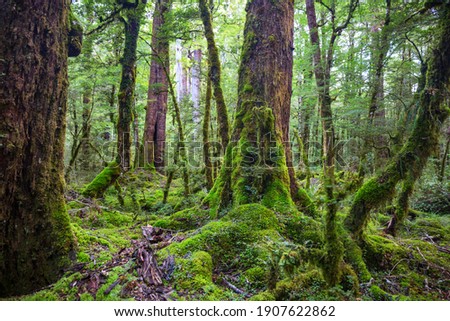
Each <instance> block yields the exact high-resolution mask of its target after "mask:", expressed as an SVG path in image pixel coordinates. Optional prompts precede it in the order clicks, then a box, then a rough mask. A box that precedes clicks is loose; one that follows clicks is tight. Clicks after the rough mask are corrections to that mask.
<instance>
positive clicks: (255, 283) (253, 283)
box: [241, 266, 267, 290]
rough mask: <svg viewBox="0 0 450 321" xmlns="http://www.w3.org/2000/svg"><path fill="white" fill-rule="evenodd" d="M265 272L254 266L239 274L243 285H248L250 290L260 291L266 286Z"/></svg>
mask: <svg viewBox="0 0 450 321" xmlns="http://www.w3.org/2000/svg"><path fill="white" fill-rule="evenodd" d="M266 279H267V272H266V270H265V269H264V268H262V267H261V266H256V267H253V268H250V269H248V270H246V271H244V272H243V273H242V274H241V280H242V283H243V284H249V286H250V288H251V289H252V290H254V289H261V288H263V287H264V286H265V285H266Z"/></svg>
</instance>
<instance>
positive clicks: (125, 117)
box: [116, 4, 144, 171]
mask: <svg viewBox="0 0 450 321" xmlns="http://www.w3.org/2000/svg"><path fill="white" fill-rule="evenodd" d="M143 12H144V5H143V4H137V7H136V8H130V9H126V11H125V17H126V19H123V20H122V21H123V23H124V27H125V46H124V52H123V56H122V58H121V65H122V78H121V81H120V87H119V95H118V100H119V112H118V113H119V118H118V120H117V157H116V162H117V163H118V164H119V165H120V167H121V169H122V171H127V170H128V169H129V168H130V166H131V163H130V161H131V128H130V127H131V122H132V120H133V104H134V92H135V87H136V59H137V58H136V50H137V41H138V37H139V29H140V23H141V21H140V20H141V18H142V15H143Z"/></svg>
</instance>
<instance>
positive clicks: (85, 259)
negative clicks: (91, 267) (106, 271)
mask: <svg viewBox="0 0 450 321" xmlns="http://www.w3.org/2000/svg"><path fill="white" fill-rule="evenodd" d="M77 260H78V262H84V263H87V262H90V261H91V257H90V256H89V254H86V253H84V252H79V253H78V254H77Z"/></svg>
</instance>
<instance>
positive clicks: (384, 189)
mask: <svg viewBox="0 0 450 321" xmlns="http://www.w3.org/2000/svg"><path fill="white" fill-rule="evenodd" d="M438 10H439V11H438V14H439V26H438V28H437V30H436V34H437V36H436V44H435V46H434V47H433V48H432V50H431V51H430V56H429V61H428V71H427V78H426V85H425V89H424V90H423V91H422V93H421V95H420V98H419V112H418V116H417V119H416V121H415V124H414V128H413V131H412V133H411V136H410V137H409V139H408V140H407V142H406V144H405V145H404V146H403V148H402V149H401V150H400V152H399V153H398V154H397V155H396V156H395V157H394V158H393V159H392V160H391V161H389V163H388V164H387V165H386V167H385V168H384V169H383V170H382V171H381V172H380V173H379V174H378V175H376V176H375V177H373V178H372V179H370V180H369V181H367V182H366V183H365V184H364V185H363V186H362V187H361V188H360V189H359V190H358V192H357V193H356V195H355V198H354V200H353V204H352V207H351V209H350V213H349V215H348V216H347V218H346V221H345V224H346V226H347V228H348V229H349V230H350V231H351V233H352V234H353V236H354V237H355V238H357V239H360V238H361V236H362V233H363V230H364V228H365V226H366V225H367V223H368V221H369V214H370V211H371V210H372V209H373V208H375V207H377V206H378V205H380V204H382V203H384V202H387V201H390V200H391V199H392V198H393V195H394V193H395V188H396V186H397V184H398V183H399V182H400V181H405V182H406V184H407V186H406V187H404V188H406V190H408V189H409V187H408V186H410V185H411V184H412V183H413V182H414V181H415V180H417V179H418V178H419V177H420V175H421V174H422V171H423V169H424V167H425V165H426V163H427V160H428V158H429V157H430V155H431V154H432V153H433V151H434V150H435V149H436V147H437V145H438V142H439V135H440V129H441V126H442V124H443V123H444V121H445V120H446V119H447V117H448V115H449V109H448V106H447V105H446V104H445V98H446V96H447V92H448V85H449V78H450V42H449V41H448V39H450V4H442V5H441V6H440V8H439V9H438Z"/></svg>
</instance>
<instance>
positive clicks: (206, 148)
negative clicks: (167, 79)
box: [203, 78, 214, 189]
mask: <svg viewBox="0 0 450 321" xmlns="http://www.w3.org/2000/svg"><path fill="white" fill-rule="evenodd" d="M211 98H212V85H211V79H210V78H208V80H207V82H206V98H205V115H204V116H203V161H204V163H205V178H206V186H207V187H208V189H211V188H212V187H213V184H214V181H213V164H212V162H211V150H210V142H209V127H210V124H211Z"/></svg>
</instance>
